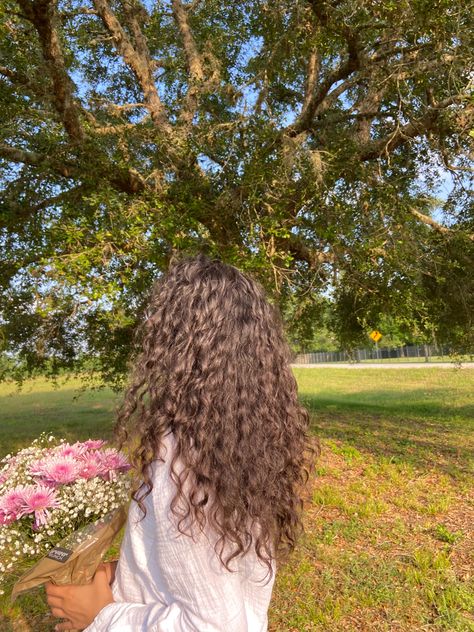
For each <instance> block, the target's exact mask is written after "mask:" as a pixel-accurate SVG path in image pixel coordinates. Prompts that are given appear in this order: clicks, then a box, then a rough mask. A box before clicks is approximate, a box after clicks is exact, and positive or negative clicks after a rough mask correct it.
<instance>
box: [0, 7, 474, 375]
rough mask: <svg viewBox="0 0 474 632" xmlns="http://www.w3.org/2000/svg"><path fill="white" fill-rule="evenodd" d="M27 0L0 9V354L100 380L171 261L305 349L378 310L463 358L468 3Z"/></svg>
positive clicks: (112, 370) (466, 325) (375, 317)
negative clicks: (228, 278) (214, 266)
mask: <svg viewBox="0 0 474 632" xmlns="http://www.w3.org/2000/svg"><path fill="white" fill-rule="evenodd" d="M20 4H22V3H20ZM96 5H97V6H96ZM99 5H100V6H99ZM428 5H429V7H428ZM38 7H40V5H39V0H33V1H32V2H30V3H29V4H28V7H27V10H24V11H23V10H21V8H20V7H19V5H18V4H17V3H16V2H13V1H11V0H7V1H6V2H4V3H3V5H2V7H1V8H0V35H1V37H0V105H1V108H0V123H1V125H0V129H1V130H2V131H1V132H0V134H1V138H0V163H1V166H2V175H1V176H0V177H1V179H2V194H1V196H0V240H1V241H0V243H1V246H2V254H1V255H0V257H1V261H0V263H1V268H0V284H1V287H2V298H1V302H0V315H1V319H2V323H4V324H3V325H2V326H4V327H5V332H6V333H5V341H6V342H5V343H4V345H5V350H6V351H8V353H10V354H12V355H13V356H15V357H18V358H19V359H20V360H19V361H24V362H25V363H26V364H25V366H28V367H30V368H31V369H32V368H34V367H35V366H36V365H38V366H43V364H42V363H44V361H45V360H44V358H47V359H48V358H49V360H51V358H53V359H55V362H56V365H57V366H58V367H59V366H61V363H66V364H68V365H71V364H72V365H76V364H77V366H78V367H79V366H81V362H83V361H85V358H91V357H92V358H94V362H95V360H97V358H100V363H99V364H100V366H101V367H102V370H103V375H104V376H107V380H110V379H113V380H116V381H117V383H118V382H119V381H120V374H121V373H123V371H124V370H125V366H126V359H127V357H128V356H129V354H130V349H131V342H130V340H131V336H130V333H131V331H132V330H133V328H134V326H135V324H136V323H137V322H138V320H139V319H140V310H141V309H142V307H143V305H144V304H145V303H146V297H147V293H148V292H149V290H150V287H151V285H152V283H153V280H154V279H155V278H156V276H157V275H159V274H160V273H161V272H162V271H164V270H166V269H167V266H168V264H169V261H170V259H171V257H172V256H173V253H175V252H176V251H185V252H188V253H190V254H191V253H196V252H199V251H204V252H208V253H210V254H212V255H215V256H219V257H222V258H223V259H224V260H226V261H228V262H230V263H232V264H233V265H236V266H238V267H240V268H242V269H244V270H246V271H249V272H250V273H252V274H254V275H255V276H256V277H257V278H259V279H260V281H261V282H262V283H263V284H264V286H265V287H266V288H267V291H268V293H269V295H270V297H271V300H273V301H275V302H278V303H279V305H280V307H281V309H282V311H283V313H284V316H285V318H286V320H287V323H288V335H289V336H290V338H291V339H292V340H294V341H296V340H298V341H299V343H301V344H303V342H305V341H306V342H309V341H310V340H312V339H314V330H315V329H317V328H318V327H319V326H322V324H321V323H323V322H324V326H329V324H331V327H332V329H333V331H334V332H337V335H338V337H339V342H340V344H343V345H345V346H348V347H349V346H351V345H354V344H356V343H357V342H358V341H361V340H362V339H363V337H364V336H365V333H366V332H365V329H366V328H367V327H368V326H375V324H376V323H377V322H378V321H379V319H380V316H381V314H383V315H387V317H388V318H392V319H393V320H394V321H396V322H398V323H402V324H401V325H400V327H401V328H402V329H403V331H404V332H406V335H407V336H409V335H411V333H413V332H417V335H423V336H425V335H432V334H433V332H434V333H435V335H436V336H438V338H439V341H440V342H441V341H442V340H445V341H451V342H452V343H457V344H460V345H462V344H467V345H470V344H471V342H470V340H471V337H470V336H471V331H472V317H471V314H472V311H473V310H472V308H473V306H472V295H471V293H470V292H471V284H470V282H469V278H468V274H467V273H466V270H469V269H471V268H472V263H473V261H472V247H471V246H472V243H473V242H472V238H471V237H472V234H473V233H474V217H473V214H472V201H471V200H470V197H469V179H470V174H471V173H472V171H469V169H470V166H469V163H470V151H471V146H472V127H473V120H472V107H471V102H470V100H469V99H470V98H472V95H471V97H470V92H472V85H471V84H472V81H471V78H470V75H469V69H470V68H471V67H472V49H471V47H470V28H469V27H470V20H471V16H470V11H469V7H468V6H466V3H465V2H462V1H461V0H438V1H437V2H436V3H434V4H433V3H428V4H427V3H426V1H425V0H417V1H416V2H409V3H408V2H401V3H400V2H397V3H394V2H391V1H388V0H376V1H374V2H370V3H367V2H362V1H360V0H343V2H337V3H336V2H325V3H320V2H310V1H306V0H298V1H296V2H288V1H281V2H280V1H279V2H273V3H264V2H249V1H247V0H244V1H243V2H239V3H222V2H217V1H216V0H203V1H202V2H194V3H188V4H187V5H186V7H185V8H184V11H177V10H176V6H175V7H174V9H173V7H172V6H169V3H168V4H165V5H163V4H156V5H153V6H148V5H143V4H140V3H139V2H137V3H134V4H133V10H132V5H130V3H124V2H121V1H120V0H119V1H117V2H113V3H107V2H105V4H104V3H95V4H94V7H95V8H94V9H92V8H91V7H92V5H90V4H87V3H85V2H83V1H82V0H78V1H74V2H71V1H69V0H60V1H56V2H52V3H51V4H50V8H51V12H50V13H48V16H49V18H48V19H49V20H50V21H49V22H48V24H47V26H48V28H45V22H44V20H46V19H47V17H45V16H43V18H41V15H40V13H38V12H36V13H35V11H36V9H38ZM98 7H99V8H101V10H100V11H98ZM38 16H39V17H38ZM110 16H112V17H113V18H114V19H110ZM42 19H43V22H42V21H41V20H42ZM124 42H125V44H126V46H125V44H124ZM197 77H199V79H197ZM448 174H452V177H450V176H448ZM53 298H54V299H57V300H56V303H54V301H52V299H53ZM53 305H54V307H53ZM15 314H17V315H18V314H19V316H16V315H15ZM38 332H41V334H38ZM38 337H39V338H41V339H42V340H43V341H44V343H42V346H41V345H39V343H38ZM441 339H442V340H441ZM299 343H298V344H299ZM62 345H64V349H63V347H62ZM40 348H41V349H42V352H41V353H42V355H41V354H40V353H39V351H38V349H40ZM22 358H23V360H21V359H22ZM28 370H29V369H28Z"/></svg>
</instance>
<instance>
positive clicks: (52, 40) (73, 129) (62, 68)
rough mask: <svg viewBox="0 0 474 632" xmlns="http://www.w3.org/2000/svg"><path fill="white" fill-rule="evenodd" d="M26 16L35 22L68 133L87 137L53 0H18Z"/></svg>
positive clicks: (56, 103) (54, 97)
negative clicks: (66, 62) (59, 33)
mask: <svg viewBox="0 0 474 632" xmlns="http://www.w3.org/2000/svg"><path fill="white" fill-rule="evenodd" d="M18 2H19V4H20V7H21V8H22V10H23V12H24V14H25V16H26V18H27V19H28V20H29V21H30V22H31V23H32V24H33V25H34V27H35V29H36V31H37V33H38V37H39V41H40V45H41V51H42V54H43V58H44V60H45V62H46V65H47V68H48V72H49V74H50V76H51V80H52V82H53V89H52V101H53V103H54V107H55V109H56V111H57V112H58V114H59V116H60V117H61V120H62V122H63V125H64V127H65V129H66V132H67V133H68V135H69V137H70V138H71V139H72V140H73V141H76V142H80V141H82V140H83V139H84V132H83V129H82V127H81V121H80V116H79V114H80V110H81V108H80V106H79V105H78V104H77V102H76V100H75V98H74V89H75V86H74V83H73V82H72V80H71V78H70V77H69V75H68V72H67V70H66V65H65V62H64V56H63V53H62V49H61V44H60V41H59V36H58V32H57V29H56V22H57V14H56V6H55V3H54V1H53V0H34V1H33V2H29V1H28V0H18Z"/></svg>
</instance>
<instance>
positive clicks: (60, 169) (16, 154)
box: [0, 143, 77, 178]
mask: <svg viewBox="0 0 474 632" xmlns="http://www.w3.org/2000/svg"><path fill="white" fill-rule="evenodd" d="M0 158H5V159H6V160H9V161H10V162H17V163H23V164H25V165H30V166H33V167H39V166H42V165H43V166H47V167H50V168H51V170H52V171H54V172H55V173H57V174H59V175H61V176H63V177H64V178H74V177H75V176H76V175H77V170H76V169H75V167H74V166H73V165H64V164H57V163H54V162H53V161H51V159H50V158H48V157H47V156H42V155H41V154H38V153H36V152H34V151H28V150H26V149H18V148H17V147H10V145H5V144H4V143H0Z"/></svg>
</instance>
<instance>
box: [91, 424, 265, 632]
mask: <svg viewBox="0 0 474 632" xmlns="http://www.w3.org/2000/svg"><path fill="white" fill-rule="evenodd" d="M164 445H165V447H166V455H164V458H165V462H164V463H163V462H161V461H155V462H154V463H153V465H152V479H153V490H152V492H151V493H150V494H149V495H148V496H147V497H146V499H145V500H144V503H145V506H146V510H147V514H146V517H145V518H144V519H143V520H141V521H140V517H141V516H142V513H141V511H140V510H139V508H138V505H137V503H136V502H135V501H132V502H131V505H130V509H129V514H128V520H127V525H126V529H125V535H124V539H123V542H122V547H121V550H120V559H119V562H118V565H117V569H116V575H115V580H114V582H113V584H112V593H113V596H114V599H115V602H114V603H111V604H109V605H107V606H105V608H103V609H102V610H101V611H100V612H99V614H98V615H97V616H96V618H95V619H94V621H93V622H92V624H91V625H90V626H88V627H87V628H86V631H87V632H105V631H107V632H265V631H266V630H267V625H268V622H267V612H268V606H269V603H270V598H271V594H272V588H273V583H274V578H275V571H276V566H275V564H274V563H273V570H274V573H273V576H272V578H271V579H269V576H268V568H267V567H266V566H264V565H263V563H262V562H261V561H260V560H259V559H258V558H257V556H256V554H255V551H252V550H250V551H249V552H248V553H246V554H245V555H244V556H241V557H239V558H237V560H236V559H235V558H234V560H233V561H232V562H231V568H233V569H235V570H233V571H232V572H231V571H229V570H227V569H226V568H225V567H224V566H223V565H222V563H221V562H220V560H219V558H218V556H217V554H216V553H215V551H214V545H213V544H214V542H215V540H214V541H212V537H209V535H206V532H204V533H198V535H196V533H194V534H193V537H191V536H187V535H183V534H180V533H179V531H178V530H177V528H176V527H175V526H174V522H173V520H172V519H171V518H172V514H171V513H170V502H171V499H172V498H173V496H174V494H175V492H176V487H175V485H174V483H173V481H172V480H171V478H170V475H169V464H170V458H171V455H172V451H173V447H174V437H173V436H172V435H168V436H167V437H165V439H164Z"/></svg>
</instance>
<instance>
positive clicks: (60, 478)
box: [30, 456, 80, 485]
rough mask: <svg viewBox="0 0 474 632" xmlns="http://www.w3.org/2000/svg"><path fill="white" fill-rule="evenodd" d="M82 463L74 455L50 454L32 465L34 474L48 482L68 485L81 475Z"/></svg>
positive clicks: (31, 468)
mask: <svg viewBox="0 0 474 632" xmlns="http://www.w3.org/2000/svg"><path fill="white" fill-rule="evenodd" d="M79 469H80V464H79V463H78V461H76V459H74V458H73V457H72V456H49V457H46V458H44V459H40V460H39V461H35V462H34V463H32V464H31V466H30V472H31V474H33V476H39V477H41V478H42V479H43V480H44V481H46V482H47V483H57V484H60V485H66V484H67V483H73V482H74V481H75V480H76V479H77V477H78V475H79Z"/></svg>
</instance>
